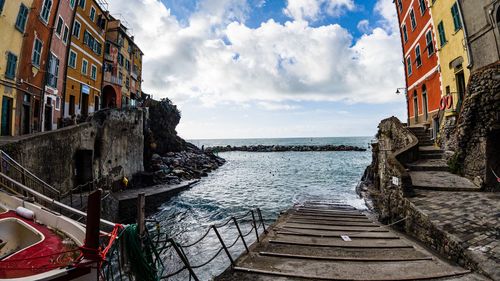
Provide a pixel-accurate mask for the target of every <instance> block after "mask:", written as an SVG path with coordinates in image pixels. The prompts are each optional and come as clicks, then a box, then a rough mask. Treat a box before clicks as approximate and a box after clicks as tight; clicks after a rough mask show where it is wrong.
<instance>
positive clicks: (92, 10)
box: [89, 7, 95, 21]
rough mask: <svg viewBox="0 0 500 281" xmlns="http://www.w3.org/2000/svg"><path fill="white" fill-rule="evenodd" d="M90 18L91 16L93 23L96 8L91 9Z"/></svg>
mask: <svg viewBox="0 0 500 281" xmlns="http://www.w3.org/2000/svg"><path fill="white" fill-rule="evenodd" d="M89 16H90V20H91V21H94V20H95V9H94V7H91V8H90V15H89Z"/></svg>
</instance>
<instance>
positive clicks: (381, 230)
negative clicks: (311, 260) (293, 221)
mask: <svg viewBox="0 0 500 281" xmlns="http://www.w3.org/2000/svg"><path fill="white" fill-rule="evenodd" d="M282 228H292V229H314V230H327V231H328V230H330V231H346V232H347V233H349V232H355V233H362V232H390V231H389V230H387V229H384V228H381V227H377V228H372V229H366V228H365V229H363V230H358V229H352V228H340V227H338V228H337V227H336V228H326V227H320V226H311V227H308V225H304V226H292V225H286V224H285V225H284V226H282Z"/></svg>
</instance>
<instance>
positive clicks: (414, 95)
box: [413, 90, 418, 124]
mask: <svg viewBox="0 0 500 281" xmlns="http://www.w3.org/2000/svg"><path fill="white" fill-rule="evenodd" d="M413 115H414V116H415V124H417V123H418V97H417V90H415V91H413Z"/></svg>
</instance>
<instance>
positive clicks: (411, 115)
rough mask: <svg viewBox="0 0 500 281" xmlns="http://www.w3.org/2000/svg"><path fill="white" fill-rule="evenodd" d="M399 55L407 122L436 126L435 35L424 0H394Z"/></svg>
mask: <svg viewBox="0 0 500 281" xmlns="http://www.w3.org/2000/svg"><path fill="white" fill-rule="evenodd" d="M395 3H396V9H397V13H398V20H399V27H400V31H401V42H402V47H403V59H404V64H405V75H406V89H407V91H406V95H407V106H408V120H409V125H410V126H414V125H425V126H429V127H431V128H432V130H433V131H436V128H438V127H439V116H438V115H439V114H438V113H439V103H440V99H441V82H440V71H439V66H438V65H439V58H438V55H437V48H436V40H435V38H436V36H435V34H434V28H433V22H432V19H431V15H430V12H429V8H428V6H427V5H428V2H427V0H414V1H403V0H396V1H395Z"/></svg>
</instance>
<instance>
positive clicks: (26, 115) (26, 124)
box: [21, 94, 31, 135]
mask: <svg viewBox="0 0 500 281" xmlns="http://www.w3.org/2000/svg"><path fill="white" fill-rule="evenodd" d="M30 116H31V96H30V95H29V94H24V96H23V110H22V113H21V134H23V135H24V134H29V133H30V132H31V131H30V119H31V118H30Z"/></svg>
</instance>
